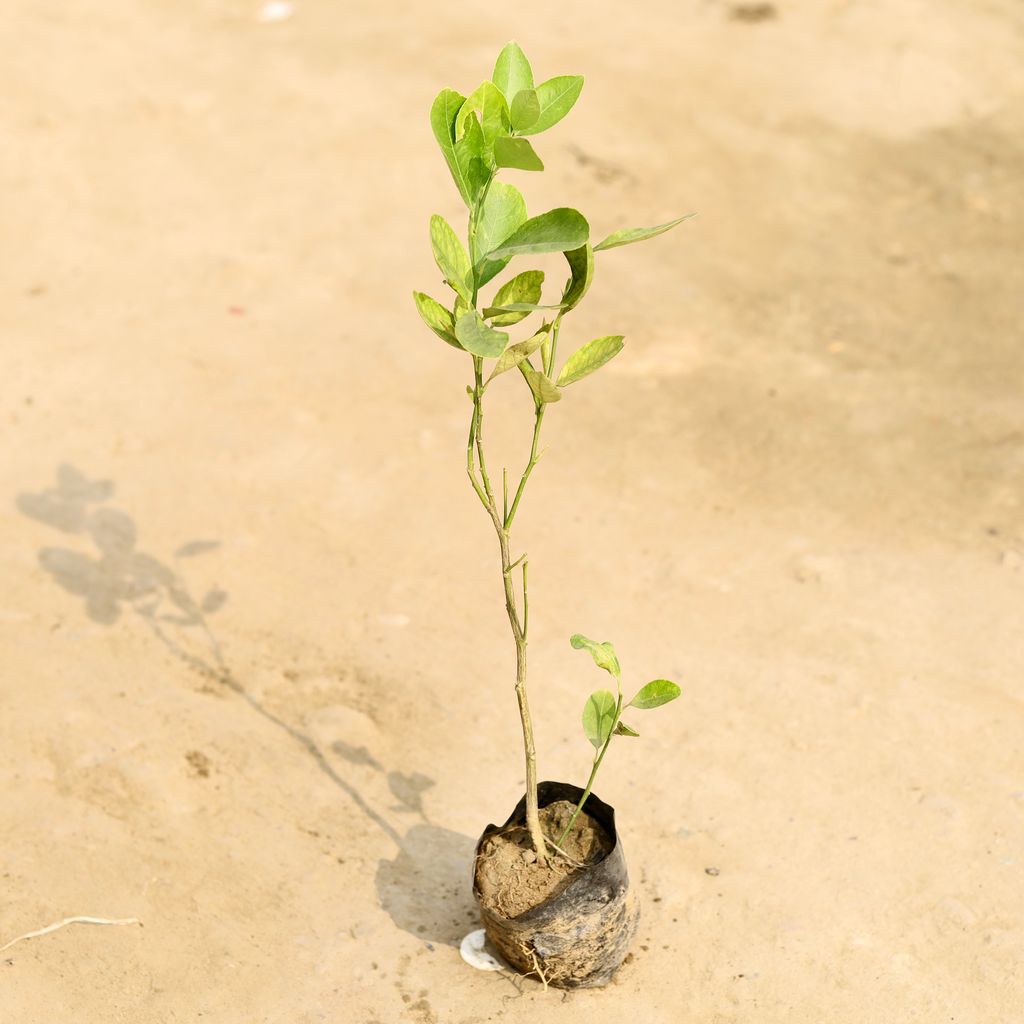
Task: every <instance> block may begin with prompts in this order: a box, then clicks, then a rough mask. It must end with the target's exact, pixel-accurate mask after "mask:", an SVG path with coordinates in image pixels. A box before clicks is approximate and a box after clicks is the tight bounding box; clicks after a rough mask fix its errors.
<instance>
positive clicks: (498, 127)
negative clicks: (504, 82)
mask: <svg viewBox="0 0 1024 1024" xmlns="http://www.w3.org/2000/svg"><path fill="white" fill-rule="evenodd" d="M477 112H479V114H480V127H481V129H482V130H483V136H484V145H485V146H491V145H493V144H494V140H495V139H496V138H497V137H498V136H500V135H508V133H509V132H510V131H511V129H512V123H511V121H510V119H509V111H508V103H507V102H506V100H505V97H504V96H503V95H502V93H501V90H500V89H498V88H497V86H495V85H494V83H493V82H481V83H480V84H479V85H478V86H477V87H476V88H475V89H474V90H473V91H472V92H471V93H470V94H469V96H467V97H466V102H465V103H463V105H462V109H461V110H460V111H459V114H458V117H456V119H455V138H456V139H461V138H462V136H463V135H464V134H465V132H466V128H467V124H468V121H469V118H470V117H471V116H472V115H473V114H474V113H477Z"/></svg>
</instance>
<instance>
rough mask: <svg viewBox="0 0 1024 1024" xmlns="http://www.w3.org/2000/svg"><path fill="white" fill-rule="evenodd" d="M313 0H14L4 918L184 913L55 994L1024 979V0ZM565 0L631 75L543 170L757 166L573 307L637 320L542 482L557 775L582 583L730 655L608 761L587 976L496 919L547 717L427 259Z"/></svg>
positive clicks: (987, 991)
mask: <svg viewBox="0 0 1024 1024" xmlns="http://www.w3.org/2000/svg"><path fill="white" fill-rule="evenodd" d="M502 6H503V8H507V6H508V5H502ZM257 11H258V6H257V5H256V4H254V3H250V2H241V0H221V2H214V0H173V2H172V0H151V2H149V3H145V4H141V3H129V2H127V0H80V2H78V3H76V4H67V3H58V2H56V0H23V2H18V0H15V2H14V3H13V4H11V3H8V4H7V5H6V6H5V9H4V14H3V15H2V17H0V39H2V42H3V49H4V60H3V62H2V65H0V95H2V97H3V99H2V101H0V117H2V123H3V131H4V137H5V144H4V153H3V156H2V158H0V185H2V198H0V218H2V224H3V230H2V239H3V241H2V243H0V244H2V246H3V249H4V254H5V256H4V260H3V270H2V297H3V301H2V303H0V328H2V334H0V354H2V372H3V388H2V393H0V402H2V407H0V415H2V420H3V427H4V431H3V433H4V443H3V445H2V448H0V452H2V495H0V560H2V569H0V571H2V578H3V581H4V586H3V592H2V596H0V644H2V647H0V649H2V652H3V659H2V669H0V672H2V677H0V678H2V690H0V731H2V736H0V739H2V744H0V764H2V768H3V773H4V778H5V780H6V784H5V786H4V796H3V800H2V803H0V811H2V821H0V874H2V902H0V944H3V943H4V942H6V941H7V940H8V939H10V938H13V937H14V936H16V935H19V934H21V933H22V932H26V931H29V930H32V929H35V928H39V927H41V926H43V925H46V924H48V923H50V922H52V921H56V920H58V919H60V918H63V917H67V916H70V915H77V914H86V915H98V916H102V917H111V918H125V917H137V918H139V919H140V920H141V921H142V922H143V925H142V927H138V926H130V927H114V928H101V927H90V926H86V925H77V926H72V927H68V928H65V929H63V930H61V931H58V932H56V933H53V934H50V935H47V936H45V937H42V938H36V939H32V940H28V941H25V942H23V943H20V944H18V945H16V946H13V947H11V948H10V949H9V950H7V951H6V952H5V953H3V954H2V956H0V1019H2V1021H3V1024H36V1022H39V1024H64V1022H68V1024H114V1022H131V1024H157V1022H159V1024H165V1022H173V1021H199V1020H202V1021H211V1022H225V1024H236V1022H237V1024H255V1022H273V1024H277V1022H281V1024H311V1022H315V1021H338V1022H350V1021H351V1022H355V1024H389V1022H400V1021H401V1022H404V1021H410V1022H414V1024H434V1022H437V1024H479V1022H484V1021H497V1020H502V1021H509V1022H515V1021H526V1020H530V1021H536V1020H538V1019H540V1020H544V1021H546V1022H547V1021H550V1022H555V1024H558V1022H568V1021H577V1020H580V1019H586V1020H588V1021H591V1022H593V1024H610V1022H621V1021H623V1020H638V1021H643V1022H644V1024H661V1022H665V1024H669V1022H671V1024H680V1022H690V1021H692V1022H700V1024H783V1022H785V1024H805V1022H806V1024H826V1022H827V1024H907V1022H916V1021H920V1022H927V1024H940V1022H941V1024H945V1022H956V1024H1020V1022H1021V1021H1024V973H1022V968H1021V962H1022V959H1024V884H1022V881H1024V741H1022V737H1024V705H1022V702H1021V701H1022V698H1021V684H1022V674H1024V641H1022V631H1021V618H1022V612H1024V504H1022V495H1024V398H1022V395H1024V349H1022V344H1024V338H1022V331H1021V322H1022V320H1021V314H1022V312H1024V308H1022V307H1024V302H1022V296H1024V263H1022V261H1021V258H1020V253H1021V241H1022V233H1024V232H1022V227H1024V223H1022V221H1024V196H1022V193H1021V188H1020V182H1021V174H1022V170H1024V144H1022V142H1021V140H1022V138H1024V134H1022V132H1024V103H1022V101H1024V11H1022V9H1021V7H1020V4H1019V3H1017V2H1014V0H975V2H971V3H963V2H960V3H956V2H954V0H933V2H928V3H926V2H924V0H891V2H888V3H884V2H881V0H874V2H870V0H863V2H856V0H828V2H820V3H814V2H811V0H803V2H799V3H798V2H785V0H776V7H775V8H774V16H773V17H760V18H759V17H756V16H753V17H752V16H750V11H749V10H747V11H746V12H744V11H740V12H739V14H740V16H737V12H736V10H735V9H734V8H732V7H730V5H729V4H726V3H719V2H712V0H700V2H696V0H683V2H678V0H675V2H667V0H665V2H662V0H657V2H655V0H652V2H646V3H638V4H636V5H634V6H633V13H632V14H626V13H624V8H622V7H621V5H612V4H600V3H598V4H595V3H588V4H586V5H584V4H573V3H566V4H561V5H557V6H556V7H553V6H552V5H549V4H546V3H540V2H538V0H521V2H519V3H517V4H515V5H514V15H509V14H507V13H505V14H502V13H500V12H495V13H490V12H489V11H488V9H487V8H485V6H484V5H483V4H480V3H475V4H462V5H449V6H445V7H443V8H441V7H439V6H436V5H430V6H429V7H428V5H419V4H412V3H408V2H405V3H398V4H391V5H387V4H376V5H371V4H348V5H340V4H334V3H328V2H326V0H299V2H298V3H297V5H296V7H295V11H294V15H293V16H292V17H291V18H290V19H288V20H286V21H282V22H279V23H274V24H265V23H260V22H259V21H258V20H257V18H256V14H257ZM744 13H746V14H747V15H748V16H746V17H744V16H742V15H743V14H744ZM755 14H756V12H755ZM513 35H514V36H516V37H517V38H518V39H519V40H520V41H521V42H522V43H523V44H524V46H525V48H526V50H527V52H528V53H529V54H530V55H531V57H532V59H533V62H534V65H535V67H536V68H537V69H538V71H539V73H540V74H541V75H542V76H547V75H551V74H559V73H565V72H568V71H574V72H580V73H583V74H585V75H586V76H587V79H588V84H587V88H586V90H585V92H584V95H583V99H582V101H581V104H580V106H579V107H578V110H577V112H576V113H574V115H573V116H572V117H571V118H570V119H568V120H567V121H566V122H565V123H564V124H563V125H561V126H560V127H559V128H557V129H555V131H553V132H552V133H551V134H550V135H548V136H545V137H544V138H543V141H542V143H540V145H541V151H542V155H543V156H544V157H545V159H546V161H547V164H548V173H546V174H545V175H543V176H537V177H536V178H535V179H526V178H525V176H523V179H524V180H523V182H522V184H523V187H524V189H526V190H527V195H528V198H529V201H530V204H531V209H533V210H534V211H539V210H542V209H545V208H547V207H548V206H553V205H559V204H561V203H564V202H570V203H573V204H575V205H579V206H580V207H581V208H582V209H583V210H584V211H585V212H586V213H587V214H588V216H589V217H590V219H591V222H592V224H593V225H594V231H595V234H598V235H603V234H604V233H605V232H607V231H611V230H613V229H615V228H618V227H623V226H628V225H631V224H645V223H654V222H657V221H659V220H663V219H667V218H668V217H670V216H673V215H675V214H677V213H679V212H685V211H687V210H696V211H697V212H698V213H699V216H698V218H697V219H695V220H693V221H691V222H689V223H688V224H687V225H686V226H685V227H683V228H681V229H679V231H678V232H676V233H674V234H672V235H668V236H666V237H665V238H663V239H659V240H657V241H654V242H650V243H648V244H647V245H646V246H642V247H636V248H633V249H625V250H620V251H618V252H612V253H608V254H605V256H604V258H602V259H601V262H600V265H599V271H598V277H597V280H596V282H595V285H594V288H593V290H592V292H591V294H590V296H589V297H588V299H587V302H586V304H585V305H584V307H583V308H582V309H581V310H580V311H579V312H578V313H574V314H573V320H574V322H573V323H572V324H571V326H570V327H568V328H567V332H568V334H569V339H570V341H575V342H577V343H579V342H581V341H583V340H586V338H588V337H592V336H594V335H596V334H604V333H609V332H612V331H618V332H622V333H625V334H626V335H627V337H628V341H627V349H626V351H625V352H624V353H623V355H622V356H620V357H619V359H618V360H617V361H616V362H614V363H613V364H611V365H610V366H609V367H608V368H607V370H605V371H603V372H602V373H601V374H600V375H599V376H598V377H595V378H594V379H593V380H591V381H588V382H586V383H584V384H580V385H577V386H576V387H575V388H574V390H573V393H571V394H570V395H569V396H567V399H566V401H564V402H563V403H561V405H560V406H559V407H557V408H555V409H554V411H553V413H552V414H551V415H549V417H548V421H547V428H549V429H547V428H546V429H547V438H548V442H549V443H550V445H551V451H550V454H549V455H548V456H547V457H546V458H545V460H544V461H543V462H542V463H541V464H540V466H539V467H538V470H537V473H536V474H535V477H534V482H533V484H532V489H531V491H530V492H529V493H528V495H527V501H526V502H525V504H524V507H523V512H522V514H521V515H520V523H521V527H520V536H519V544H520V549H522V548H523V547H525V549H527V550H528V551H529V555H530V563H531V632H532V637H531V657H532V667H533V682H532V695H533V703H534V707H535V712H536V715H537V719H538V733H539V737H538V742H539V755H540V763H541V773H542V776H543V777H548V778H561V779H566V780H570V781H579V780H580V779H581V778H582V777H583V776H584V774H585V771H586V767H587V762H588V757H589V755H588V749H589V748H588V747H587V745H586V743H585V741H584V740H583V738H582V736H581V734H580V732H579V728H578V715H579V709H580V707H581V705H582V701H583V698H584V696H585V695H586V693H587V692H589V690H590V689H592V688H593V687H594V686H595V685H599V679H598V678H597V677H596V675H595V672H594V670H593V668H592V666H590V665H589V662H588V661H587V660H586V659H585V657H584V656H583V655H581V654H578V653H576V652H573V651H572V650H570V648H569V646H568V643H567V637H568V636H569V634H570V633H572V632H575V631H577V630H581V631H584V632H587V633H589V634H591V635H597V636H600V637H605V638H610V639H613V640H614V641H615V642H616V645H617V647H618V650H619V654H620V657H621V659H622V661H623V664H624V666H625V669H626V672H627V675H628V677H629V678H630V679H631V680H632V681H634V682H637V683H640V682H644V681H646V680H647V679H649V678H651V677H653V676H656V675H668V676H670V677H674V678H677V679H678V680H679V681H680V682H681V683H682V684H683V688H684V695H683V699H682V700H681V701H679V702H678V703H677V704H675V705H673V706H672V707H671V709H670V710H665V711H662V712H659V713H658V714H657V715H652V716H651V717H650V718H645V719H644V720H643V723H642V724H643V726H644V729H643V732H644V736H643V738H642V740H640V741H636V742H631V743H626V742H623V743H621V745H620V747H619V748H616V749H614V750H613V751H612V754H611V755H610V757H609V760H608V762H607V767H606V768H605V770H604V773H603V777H602V778H601V780H600V784H599V791H600V793H601V795H602V796H603V797H604V799H606V800H608V801H610V802H612V803H614V804H615V805H616V806H617V807H618V809H619V825H620V828H621V831H622V834H623V840H624V843H625V846H626V852H627V857H628V860H629V863H630V865H631V872H632V877H633V881H634V884H636V885H637V886H638V887H639V890H640V893H641V896H642V899H643V913H644V919H643V923H642V926H641V932H640V937H639V940H638V945H637V947H636V949H635V953H636V956H635V958H634V959H633V961H632V962H630V963H629V964H627V965H626V966H625V967H624V969H623V970H622V971H621V972H620V975H619V976H618V979H617V982H616V984H614V985H613V986H611V987H610V988H608V989H606V990H604V991H601V992H583V993H575V994H572V995H569V996H566V997H564V998H563V997H562V996H561V995H559V994H555V993H544V992H543V990H542V989H541V987H540V985H539V984H537V983H536V982H535V981H532V980H530V981H525V982H520V983H513V982H512V981H511V980H510V979H507V978H503V977H501V976H500V975H497V974H486V973H479V972H475V971H473V970H472V969H470V968H469V967H467V966H466V965H465V964H463V962H462V961H461V960H460V958H459V956H458V953H457V951H456V948H455V944H456V943H457V942H458V940H459V939H460V938H461V937H462V936H463V935H464V934H465V933H466V932H467V931H468V930H469V929H470V928H471V927H472V925H473V918H474V914H473V906H472V902H471V900H470V897H469V893H468V864H469V856H470V853H471V849H472V845H473V839H474V837H475V836H476V835H477V834H478V833H479V832H480V830H481V829H482V827H483V826H484V825H485V824H486V823H487V822H488V821H492V820H500V819H502V818H503V817H504V816H505V815H506V814H507V813H508V811H509V810H510V809H511V807H512V805H513V804H514V802H515V800H516V799H517V798H518V796H519V791H520V789H519V787H520V786H521V784H522V782H521V772H522V769H521V765H520V755H519V750H518V738H517V729H518V723H517V720H516V717H515V712H514V702H513V694H512V688H511V682H510V675H511V671H512V654H511V650H510V644H509V641H508V638H507V636H506V629H507V624H506V623H505V622H504V621H503V617H502V615H503V609H502V607H501V600H500V594H499V583H498V579H497V575H498V574H497V571H496V557H497V555H496V551H495V550H494V542H493V536H492V534H491V533H490V532H489V530H490V527H489V523H488V522H487V521H486V520H485V518H484V517H483V515H482V513H481V510H480V508H479V506H477V505H475V504H474V499H473V497H472V494H471V493H470V492H469V490H468V487H467V485H466V480H465V475H464V471H463V457H464V456H463V453H464V445H465V431H466V418H467V403H466V401H465V398H464V396H463V394H462V389H463V386H464V384H465V382H466V367H465V366H464V365H463V363H462V361H461V360H460V359H459V358H458V357H457V355H456V354H455V353H453V352H452V351H451V350H450V349H448V348H446V347H445V346H444V345H443V344H441V343H440V342H438V341H436V339H433V338H432V337H431V336H430V335H429V334H428V333H427V332H426V330H425V329H424V328H423V327H422V326H421V325H420V324H419V322H418V320H417V318H416V315H415V312H414V310H413V307H412V304H411V302H410V299H409V292H410V290H411V289H412V288H414V287H418V288H427V289H428V290H429V289H432V288H435V287H436V272H435V270H434V269H433V267H432V264H431V260H430V255H429V250H428V247H427V243H426V224H427V219H428V217H429V215H430V214H431V213H433V212H440V213H443V214H445V215H447V216H449V217H451V218H455V217H456V216H457V215H458V212H459V205H458V199H457V196H456V194H455V191H454V189H453V188H452V186H451V183H450V181H449V179H448V176H447V172H446V170H445V168H444V166H443V164H442V162H441V160H440V157H439V156H438V155H437V153H436V152H435V149H434V143H433V140H432V138H431V136H430V134H429V131H428V128H427V124H426V111H427V108H428V106H429V103H430V101H431V99H432V97H433V95H434V93H435V92H436V91H437V90H438V89H439V88H440V87H441V86H443V85H449V84H450V85H454V86H459V87H462V88H463V89H466V88H470V87H472V86H473V85H474V84H475V83H476V82H477V81H478V80H479V79H480V78H481V77H483V76H484V75H485V74H486V73H487V72H488V71H489V69H490V66H491V62H492V61H493V57H494V54H495V53H496V51H497V49H498V48H499V47H500V45H501V44H502V43H503V42H504V41H505V40H506V39H507V38H509V37H510V36H513ZM568 344H569V342H566V345H568ZM508 396H509V397H508V399H507V401H506V400H505V399H503V400H502V401H501V402H498V404H497V406H496V407H495V408H494V409H493V410H492V412H491V419H490V424H491V434H492V449H493V454H492V460H493V461H495V462H500V461H502V459H504V460H505V461H507V462H508V463H509V464H511V465H515V466H518V465H520V464H521V462H522V460H523V458H524V457H525V455H526V448H527V437H526V432H527V431H528V429H529V427H528V423H527V419H526V417H527V415H528V410H526V409H524V407H523V402H522V400H521V395H520V393H519V391H518V389H517V388H513V387H511V386H510V388H509V389H508ZM499 420H502V421H507V426H504V425H502V426H499ZM140 594H142V595H143V596H140ZM157 598H159V600H157ZM197 606H202V608H203V611H202V612H201V613H200V614H199V615H198V616H197V615H196V614H195V609H196V607H197ZM218 671H219V672H221V673H222V674H223V678H224V679H225V681H224V682H215V681H214V675H213V673H216V672H218ZM637 724H640V723H637ZM707 868H717V869H718V874H717V875H714V874H708V873H707V872H706V869H707ZM538 1015H540V1016H539V1017H538Z"/></svg>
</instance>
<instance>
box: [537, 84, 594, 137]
mask: <svg viewBox="0 0 1024 1024" xmlns="http://www.w3.org/2000/svg"><path fill="white" fill-rule="evenodd" d="M582 89H583V76H582V75H559V76H558V77H557V78H549V79H548V80H547V81H546V82H541V83H540V85H538V86H537V89H536V92H537V102H538V104H539V105H540V113H539V114H538V115H537V120H536V121H534V122H533V124H532V125H530V127H529V128H527V129H524V130H523V135H537V134H539V133H540V132H546V131H547V130H548V129H549V128H550V127H551V126H552V125H555V124H558V122H559V121H561V120H562V118H563V117H565V115H566V114H568V113H569V111H570V110H572V108H573V104H575V102H576V101H577V100H578V99H579V96H580V91H581V90H582Z"/></svg>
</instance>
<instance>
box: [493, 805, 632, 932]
mask: <svg viewBox="0 0 1024 1024" xmlns="http://www.w3.org/2000/svg"><path fill="white" fill-rule="evenodd" d="M574 810H575V808H574V807H573V805H572V804H571V803H570V802H569V801H568V800H559V801H557V802H555V803H553V804H549V805H548V806H547V807H543V808H541V812H540V821H541V827H542V828H543V829H544V834H545V835H546V836H551V837H554V838H556V839H557V838H558V837H559V836H560V835H561V834H562V832H563V831H564V830H565V826H566V825H567V824H568V823H569V818H570V817H571V816H572V812H573V811H574ZM611 848H612V844H611V840H610V839H609V838H608V835H607V833H606V832H605V830H604V829H603V828H602V827H601V826H600V825H599V824H598V823H597V822H596V821H595V820H594V819H593V818H591V817H590V815H589V814H586V813H583V814H581V815H580V816H579V818H578V819H577V820H576V824H575V825H574V826H573V829H572V832H571V833H569V836H568V837H567V838H566V840H565V842H564V843H563V844H562V849H563V850H564V851H565V853H566V854H568V858H569V859H566V858H565V857H561V856H558V855H557V854H556V855H555V856H553V857H551V858H550V859H549V861H548V863H547V864H540V863H538V861H537V855H536V854H535V853H534V850H533V844H532V843H531V842H530V834H529V832H528V831H527V830H526V828H525V827H523V826H522V825H512V826H510V827H509V828H508V829H505V830H503V831H501V832H497V833H495V834H494V835H493V836H491V837H490V838H489V839H488V840H487V841H486V842H485V843H484V845H483V847H482V848H481V850H480V856H479V858H478V860H477V868H476V884H477V891H478V892H479V894H480V902H481V903H482V904H483V906H484V907H486V908H487V909H488V910H494V911H496V912H497V913H499V914H501V915H502V916H503V917H517V916H518V915H519V914H523V913H525V912H526V911H527V910H531V909H532V908H533V907H536V906H539V905H540V904H541V903H544V902H545V901H546V900H549V899H551V898H552V897H554V896H557V895H558V894H559V893H560V892H562V891H563V890H564V889H565V888H566V886H567V885H568V884H569V883H570V882H571V881H572V880H573V879H574V878H575V877H576V876H577V875H579V874H580V873H581V872H583V871H585V870H586V868H587V867H589V866H590V865H592V864H597V863H599V862H600V861H602V860H603V859H604V858H605V856H606V855H607V853H608V851H609V850H610V849H611Z"/></svg>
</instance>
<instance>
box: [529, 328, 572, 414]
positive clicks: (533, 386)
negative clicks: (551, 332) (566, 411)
mask: <svg viewBox="0 0 1024 1024" xmlns="http://www.w3.org/2000/svg"><path fill="white" fill-rule="evenodd" d="M544 340H545V339H544V338H541V342H542V343H543V342H544ZM519 372H520V373H521V374H522V375H523V376H524V377H525V378H526V383H527V384H529V385H530V390H531V391H532V392H533V397H534V398H535V399H536V400H537V404H538V405H550V404H551V403H552V402H560V401H561V400H562V392H561V391H559V390H558V388H556V387H555V385H554V384H553V383H552V382H551V381H550V380H549V379H548V378H547V377H545V376H544V374H543V373H541V372H540V371H539V370H535V369H534V368H533V367H532V366H531V365H530V364H529V363H527V362H520V363H519Z"/></svg>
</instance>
